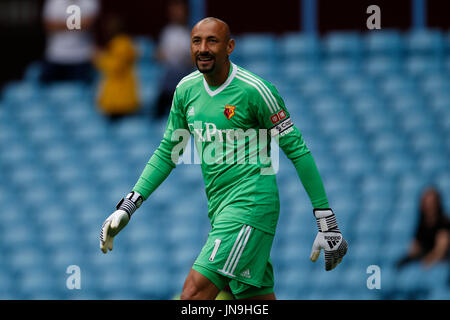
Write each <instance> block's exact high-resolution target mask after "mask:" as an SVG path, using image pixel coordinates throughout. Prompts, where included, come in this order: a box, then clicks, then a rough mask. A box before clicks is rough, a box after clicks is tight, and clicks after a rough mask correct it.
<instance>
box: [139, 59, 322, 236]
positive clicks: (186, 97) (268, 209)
mask: <svg viewBox="0 0 450 320" xmlns="http://www.w3.org/2000/svg"><path fill="white" fill-rule="evenodd" d="M191 136H192V137H193V141H194V143H195V146H196V149H197V154H198V158H197V159H198V160H200V165H201V169H202V174H203V179H204V183H205V189H206V196H207V199H208V217H209V218H210V220H211V224H213V223H214V222H215V221H218V220H221V221H237V222H241V223H244V224H247V225H251V226H254V227H255V228H258V229H260V230H262V231H265V232H268V233H270V234H274V233H275V229H276V225H277V221H278V215H279V211H280V210H279V209H280V200H279V193H278V187H277V183H276V177H275V171H274V170H273V168H272V163H271V158H270V154H271V150H270V143H271V139H275V140H276V141H277V143H278V145H279V146H280V147H281V149H282V150H283V152H284V153H285V154H286V155H287V156H288V158H289V159H290V160H292V162H293V163H294V165H295V167H296V169H297V172H298V174H299V177H300V179H301V181H302V183H303V186H304V187H305V189H306V191H307V192H308V195H309V196H310V199H311V202H312V204H313V206H314V207H328V201H327V198H326V194H325V191H324V188H323V184H322V181H321V179H320V175H319V174H318V171H317V168H316V166H315V163H314V160H313V159H312V156H311V155H310V151H309V150H308V148H307V146H306V144H305V142H304V140H303V138H302V135H301V134H300V132H299V130H298V129H297V128H296V127H295V126H294V124H293V122H292V120H291V118H290V116H289V112H288V110H287V109H286V106H285V105H284V102H283V99H282V98H281V97H280V95H279V94H278V91H277V90H276V88H275V87H274V86H273V85H272V84H271V83H269V82H268V81H265V80H263V79H262V78H260V77H258V76H256V75H255V74H253V73H251V72H249V71H247V70H245V69H243V68H241V67H239V66H237V65H235V64H233V63H231V65H230V72H229V75H228V78H227V80H226V81H225V82H224V83H223V84H222V85H221V86H219V87H210V86H209V85H208V84H207V82H206V80H205V79H204V77H203V74H202V73H200V72H199V71H196V72H193V73H191V74H190V75H188V76H186V77H184V78H183V79H182V80H181V81H180V82H179V84H178V86H177V88H176V90H175V93H174V96H173V102H172V107H171V110H170V115H169V119H168V123H167V128H166V131H165V133H164V136H163V139H162V141H161V144H160V146H159V147H158V148H157V150H156V151H155V152H154V154H153V155H152V157H151V158H150V160H149V162H148V163H147V166H146V168H145V169H144V171H143V173H142V174H141V177H140V178H139V180H138V182H137V183H136V185H135V187H134V188H133V191H137V192H139V193H140V194H141V195H142V196H143V197H144V199H147V198H148V197H149V196H150V194H151V193H152V192H153V191H154V190H155V189H156V188H157V187H158V186H159V184H160V183H161V182H162V181H164V179H165V178H166V177H167V176H168V175H169V173H170V171H171V170H172V169H173V168H175V166H176V164H177V163H178V162H180V161H183V158H181V159H180V158H179V157H180V156H181V155H182V154H183V152H184V150H185V148H186V145H187V144H188V141H189V138H190V137H191Z"/></svg>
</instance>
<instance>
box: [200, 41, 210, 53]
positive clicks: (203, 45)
mask: <svg viewBox="0 0 450 320" xmlns="http://www.w3.org/2000/svg"><path fill="white" fill-rule="evenodd" d="M200 52H201V53H203V52H208V45H207V43H206V41H202V42H201V43H200Z"/></svg>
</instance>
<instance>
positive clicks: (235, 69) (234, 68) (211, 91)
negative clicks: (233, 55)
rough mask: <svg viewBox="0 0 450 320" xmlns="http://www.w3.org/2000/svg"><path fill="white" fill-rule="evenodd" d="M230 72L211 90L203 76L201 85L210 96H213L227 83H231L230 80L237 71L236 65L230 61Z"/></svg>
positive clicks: (226, 85)
mask: <svg viewBox="0 0 450 320" xmlns="http://www.w3.org/2000/svg"><path fill="white" fill-rule="evenodd" d="M231 69H232V70H231V73H230V75H229V76H228V78H227V80H226V81H225V82H224V83H222V84H221V85H220V86H219V87H218V88H217V89H215V90H211V88H210V87H209V85H208V83H207V82H206V79H205V77H203V85H204V87H205V90H206V92H208V94H209V95H210V96H211V97H214V96H215V95H216V94H218V93H220V92H222V91H223V90H224V89H225V88H226V87H228V85H229V84H230V83H231V81H233V79H234V76H235V75H236V72H237V67H236V65H235V64H234V63H232V62H231Z"/></svg>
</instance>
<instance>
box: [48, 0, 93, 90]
mask: <svg viewBox="0 0 450 320" xmlns="http://www.w3.org/2000/svg"><path fill="white" fill-rule="evenodd" d="M71 5H77V6H78V7H79V8H80V13H81V19H80V20H81V29H80V30H77V29H74V30H69V29H68V27H67V24H66V23H67V19H68V18H69V16H70V14H68V13H67V12H66V11H67V8H68V7H69V6H71ZM98 11H99V1H98V0H46V1H45V4H44V10H43V20H44V26H45V31H46V49H45V60H44V65H43V70H42V74H41V77H40V80H41V82H43V83H51V82H55V81H64V80H79V81H83V82H85V83H91V81H92V80H93V77H94V70H93V67H92V62H91V60H92V55H93V51H94V47H95V43H94V37H93V35H92V34H91V30H92V27H93V24H94V22H95V19H96V17H97V14H98Z"/></svg>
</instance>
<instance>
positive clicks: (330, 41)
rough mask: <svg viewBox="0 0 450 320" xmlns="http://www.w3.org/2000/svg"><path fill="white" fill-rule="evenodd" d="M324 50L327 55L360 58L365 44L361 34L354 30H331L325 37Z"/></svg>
mask: <svg viewBox="0 0 450 320" xmlns="http://www.w3.org/2000/svg"><path fill="white" fill-rule="evenodd" d="M323 41H324V44H323V50H324V53H325V55H326V56H327V57H330V56H333V57H346V58H353V59H359V58H360V56H361V54H362V49H363V44H362V39H361V36H360V35H359V34H358V33H354V32H331V33H329V34H327V35H326V36H325V38H324V40H323Z"/></svg>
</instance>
